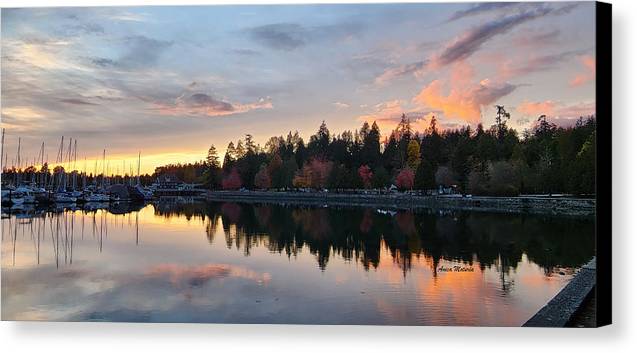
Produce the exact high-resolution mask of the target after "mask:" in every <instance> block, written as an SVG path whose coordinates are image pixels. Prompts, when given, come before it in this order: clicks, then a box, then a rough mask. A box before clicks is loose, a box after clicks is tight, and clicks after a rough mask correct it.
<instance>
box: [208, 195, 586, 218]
mask: <svg viewBox="0 0 637 353" xmlns="http://www.w3.org/2000/svg"><path fill="white" fill-rule="evenodd" d="M206 199H207V200H210V201H232V202H249V203H283V204H295V205H308V206H325V205H329V206H345V207H347V206H367V207H377V208H380V209H382V210H387V209H414V208H429V209H451V210H469V211H488V212H502V213H529V214H543V215H557V216H570V217H593V216H594V215H595V205H596V203H595V199H583V198H568V197H548V196H518V197H490V196H472V197H462V196H460V195H450V196H420V195H411V194H408V193H388V194H378V193H375V194H374V193H371V192H370V193H367V194H363V193H354V194H344V193H342V194H339V193H330V192H307V193H305V192H275V191H208V192H207V193H206Z"/></svg>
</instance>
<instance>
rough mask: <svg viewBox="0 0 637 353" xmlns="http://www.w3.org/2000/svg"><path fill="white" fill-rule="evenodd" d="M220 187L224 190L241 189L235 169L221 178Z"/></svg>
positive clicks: (239, 179) (239, 178) (239, 177)
mask: <svg viewBox="0 0 637 353" xmlns="http://www.w3.org/2000/svg"><path fill="white" fill-rule="evenodd" d="M221 187H222V188H223V189H224V190H236V189H239V188H240V187H241V176H239V172H238V171H237V168H232V170H231V171H230V173H229V174H228V175H226V176H225V177H224V178H223V180H222V181H221Z"/></svg>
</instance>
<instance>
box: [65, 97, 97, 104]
mask: <svg viewBox="0 0 637 353" xmlns="http://www.w3.org/2000/svg"><path fill="white" fill-rule="evenodd" d="M60 102H62V103H68V104H75V105H98V104H95V103H91V102H88V101H85V100H82V99H77V98H68V99H60Z"/></svg>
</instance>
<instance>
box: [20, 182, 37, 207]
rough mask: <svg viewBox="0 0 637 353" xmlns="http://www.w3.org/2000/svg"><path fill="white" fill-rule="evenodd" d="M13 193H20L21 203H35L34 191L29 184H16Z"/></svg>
mask: <svg viewBox="0 0 637 353" xmlns="http://www.w3.org/2000/svg"><path fill="white" fill-rule="evenodd" d="M15 193H18V194H21V195H22V198H23V199H24V201H23V203H26V204H33V203H36V198H35V192H34V190H33V189H32V188H31V187H29V186H23V185H21V186H18V187H17V188H16V189H15Z"/></svg>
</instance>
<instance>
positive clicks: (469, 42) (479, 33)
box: [432, 8, 551, 67]
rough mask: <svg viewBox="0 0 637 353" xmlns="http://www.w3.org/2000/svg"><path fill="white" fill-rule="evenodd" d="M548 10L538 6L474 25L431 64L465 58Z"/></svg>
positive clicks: (446, 62) (441, 63) (546, 12)
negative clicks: (495, 38) (492, 40)
mask: <svg viewBox="0 0 637 353" xmlns="http://www.w3.org/2000/svg"><path fill="white" fill-rule="evenodd" d="M550 12H551V10H550V9H549V8H538V9H536V10H533V11H528V12H523V13H519V14H516V15H512V16H508V17H504V18H502V19H499V20H496V21H493V22H488V23H485V24H483V25H480V26H477V27H474V28H472V29H470V30H468V31H466V32H464V33H463V34H461V35H460V36H458V37H456V39H455V40H454V41H453V42H452V43H450V44H449V45H448V46H447V47H446V48H445V49H444V50H443V51H442V52H441V53H440V54H438V55H437V56H436V57H434V59H433V60H432V64H433V66H434V67H441V66H445V65H449V64H452V63H454V62H457V61H460V60H464V59H467V58H468V57H470V56H471V55H473V53H475V52H476V51H478V50H479V49H480V48H481V47H482V45H484V43H486V42H487V41H489V40H490V39H492V38H493V37H495V36H498V35H501V34H504V33H507V32H509V31H510V30H512V29H513V28H515V27H518V26H520V25H522V24H524V23H526V22H528V21H531V20H534V19H536V18H539V17H542V16H544V15H547V14H549V13H550Z"/></svg>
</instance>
